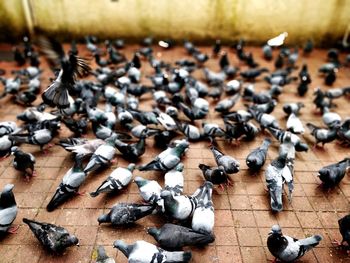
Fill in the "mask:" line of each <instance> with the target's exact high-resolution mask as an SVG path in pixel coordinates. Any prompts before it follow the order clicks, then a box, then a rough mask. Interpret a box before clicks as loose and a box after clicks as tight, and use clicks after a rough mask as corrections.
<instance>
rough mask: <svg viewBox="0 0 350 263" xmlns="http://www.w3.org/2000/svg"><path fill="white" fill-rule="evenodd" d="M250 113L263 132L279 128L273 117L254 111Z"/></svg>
mask: <svg viewBox="0 0 350 263" xmlns="http://www.w3.org/2000/svg"><path fill="white" fill-rule="evenodd" d="M251 113H252V114H253V116H254V119H255V120H256V121H257V122H258V123H259V124H260V127H261V129H262V130H263V131H264V130H265V129H266V128H270V127H272V128H275V129H278V128H279V124H278V122H277V120H276V118H275V117H274V116H273V115H271V114H267V113H262V112H256V111H251Z"/></svg>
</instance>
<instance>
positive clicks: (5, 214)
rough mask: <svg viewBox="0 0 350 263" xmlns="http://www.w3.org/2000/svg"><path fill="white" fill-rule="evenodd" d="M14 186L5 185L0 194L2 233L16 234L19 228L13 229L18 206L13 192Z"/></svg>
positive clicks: (0, 224)
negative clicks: (12, 225)
mask: <svg viewBox="0 0 350 263" xmlns="http://www.w3.org/2000/svg"><path fill="white" fill-rule="evenodd" d="M13 188H14V185H13V184H7V185H5V187H4V189H3V190H2V191H1V194H0V233H7V232H8V233H13V234H14V233H16V231H17V229H18V227H11V224H12V223H13V221H15V218H16V216H17V211H18V209H17V204H16V200H15V196H14V194H13V192H12V189H13Z"/></svg>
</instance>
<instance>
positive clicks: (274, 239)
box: [267, 225, 322, 262]
mask: <svg viewBox="0 0 350 263" xmlns="http://www.w3.org/2000/svg"><path fill="white" fill-rule="evenodd" d="M321 240H322V237H321V236H320V235H313V236H311V237H307V238H304V239H296V238H292V237H289V236H284V235H282V230H281V228H280V226H279V225H273V226H272V228H271V232H270V233H269V236H268V238H267V247H268V249H269V251H270V252H271V254H272V255H273V256H274V257H276V259H279V260H281V261H283V262H294V261H295V260H297V259H299V258H301V257H302V256H304V254H305V253H306V252H308V251H309V250H310V249H312V248H313V247H316V246H317V245H318V244H319V243H320V241H321Z"/></svg>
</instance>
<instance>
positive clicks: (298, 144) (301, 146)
mask: <svg viewBox="0 0 350 263" xmlns="http://www.w3.org/2000/svg"><path fill="white" fill-rule="evenodd" d="M269 131H270V132H271V134H272V135H273V136H274V137H275V138H276V139H277V140H278V141H280V142H283V141H284V139H285V137H286V136H287V134H288V133H289V134H290V136H291V141H292V143H293V145H294V147H295V150H296V151H297V152H307V151H308V150H309V146H308V145H307V144H306V143H303V142H302V141H301V140H300V138H299V136H298V135H296V134H294V133H291V132H289V131H283V130H280V129H275V128H273V127H270V128H269Z"/></svg>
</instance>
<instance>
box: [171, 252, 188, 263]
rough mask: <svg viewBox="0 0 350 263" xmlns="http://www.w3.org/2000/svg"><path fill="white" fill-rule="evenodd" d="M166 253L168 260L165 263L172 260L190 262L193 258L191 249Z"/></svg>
mask: <svg viewBox="0 0 350 263" xmlns="http://www.w3.org/2000/svg"><path fill="white" fill-rule="evenodd" d="M164 254H165V255H166V261H164V263H171V262H177V263H182V262H183V263H185V262H189V261H190V260H191V258H192V253H191V252H190V251H185V252H168V251H166V252H164Z"/></svg>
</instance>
